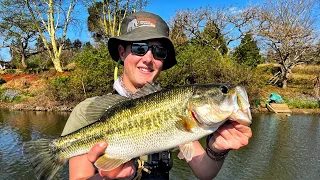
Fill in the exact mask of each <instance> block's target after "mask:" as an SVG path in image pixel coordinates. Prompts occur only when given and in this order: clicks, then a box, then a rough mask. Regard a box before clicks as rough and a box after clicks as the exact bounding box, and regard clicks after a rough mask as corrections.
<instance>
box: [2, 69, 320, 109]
mask: <svg viewBox="0 0 320 180" xmlns="http://www.w3.org/2000/svg"><path fill="white" fill-rule="evenodd" d="M258 70H259V73H260V77H258V78H259V79H260V80H261V81H262V82H265V84H264V85H262V86H261V87H260V86H259V87H258V88H255V87H254V86H253V87H252V86H251V87H250V88H249V89H248V93H249V98H250V103H251V105H252V108H253V111H254V112H265V110H264V109H262V108H263V107H261V106H260V102H263V101H267V99H268V97H269V95H270V94H271V93H277V94H279V95H281V97H282V98H283V99H284V101H285V102H286V103H287V104H288V106H289V107H290V108H291V110H292V111H293V112H294V113H320V109H319V105H318V102H317V99H316V98H315V92H314V84H313V79H314V78H315V77H316V76H318V75H319V73H320V66H316V65H299V66H297V67H295V68H294V69H293V73H292V74H291V76H290V78H289V81H288V87H287V88H286V89H282V88H279V87H278V86H277V85H276V84H275V85H269V84H266V83H267V82H268V80H269V79H270V78H271V77H272V76H273V74H274V73H275V72H277V71H278V70H279V66H278V65H274V64H267V65H260V66H258ZM72 76H73V74H72V72H66V73H63V74H56V73H55V72H50V71H48V72H43V73H41V74H25V73H23V72H21V71H17V72H13V71H12V72H10V73H0V84H1V87H0V100H1V103H0V107H2V108H10V109H18V110H46V111H61V110H62V111H70V110H72V108H73V107H74V106H75V105H76V104H77V103H79V102H80V100H81V98H83V99H84V98H86V96H85V93H83V94H79V93H78V94H79V96H80V98H79V100H77V101H68V98H70V97H68V95H69V94H68V92H70V91H72V89H71V88H72V87H71V86H66V85H65V84H66V83H67V82H68V81H69V77H72ZM53 87H54V88H57V90H56V91H57V92H58V93H59V96H60V97H58V98H57V94H55V93H57V92H55V90H54V89H52V88H53ZM63 93H65V94H63ZM59 98H60V99H63V100H62V101H61V100H57V99H59ZM64 99H65V100H64Z"/></svg>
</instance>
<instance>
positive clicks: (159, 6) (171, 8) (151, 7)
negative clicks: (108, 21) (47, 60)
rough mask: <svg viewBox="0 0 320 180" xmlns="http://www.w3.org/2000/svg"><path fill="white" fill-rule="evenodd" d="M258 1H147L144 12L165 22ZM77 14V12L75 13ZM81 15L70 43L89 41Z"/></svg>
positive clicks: (3, 53) (1, 54)
mask: <svg viewBox="0 0 320 180" xmlns="http://www.w3.org/2000/svg"><path fill="white" fill-rule="evenodd" d="M257 1H258V0H149V3H148V5H147V7H146V9H145V11H149V12H152V13H154V14H158V15H159V16H161V17H162V18H163V19H164V20H165V21H166V22H168V21H169V20H170V19H171V18H173V17H174V15H175V14H176V11H177V10H185V9H196V8H199V7H205V6H208V5H209V6H211V7H213V8H217V7H229V6H231V5H232V6H234V7H243V6H245V5H248V4H252V3H255V2H257ZM77 13H79V12H77ZM80 13H81V16H79V17H81V19H82V20H81V21H80V24H81V25H80V27H79V26H73V27H70V28H69V32H68V34H67V38H70V39H71V41H74V40H75V39H80V40H81V41H82V42H87V41H90V34H89V32H88V31H87V26H86V19H87V16H88V15H87V13H83V12H80ZM0 59H4V60H6V61H8V60H10V55H9V53H8V49H0Z"/></svg>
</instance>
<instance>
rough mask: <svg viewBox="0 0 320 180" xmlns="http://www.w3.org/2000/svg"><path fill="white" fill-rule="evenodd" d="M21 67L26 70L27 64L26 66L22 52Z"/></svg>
mask: <svg viewBox="0 0 320 180" xmlns="http://www.w3.org/2000/svg"><path fill="white" fill-rule="evenodd" d="M21 65H22V68H23V69H26V68H27V64H26V56H25V55H24V52H23V53H22V54H21Z"/></svg>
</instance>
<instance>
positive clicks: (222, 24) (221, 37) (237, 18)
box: [169, 6, 256, 55]
mask: <svg viewBox="0 0 320 180" xmlns="http://www.w3.org/2000/svg"><path fill="white" fill-rule="evenodd" d="M255 13H256V10H255V9H254V8H247V9H242V10H238V11H234V8H233V7H229V8H227V9H225V8H219V9H212V7H210V6H208V7H205V8H198V9H195V10H190V9H187V10H182V11H177V13H176V15H175V16H174V18H172V19H171V20H170V23H169V24H174V23H176V26H178V27H182V28H183V30H184V34H185V35H186V36H187V37H188V39H189V40H192V41H198V42H200V43H202V44H206V45H208V46H210V47H212V48H213V49H215V50H219V52H221V54H227V55H228V53H229V49H228V48H227V47H228V45H229V44H230V43H231V42H233V41H235V40H238V39H240V38H241V37H243V36H244V35H245V34H246V33H248V32H250V29H249V28H248V24H250V22H251V21H253V20H254V17H255ZM177 23H180V24H177Z"/></svg>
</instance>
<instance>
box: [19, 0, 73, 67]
mask: <svg viewBox="0 0 320 180" xmlns="http://www.w3.org/2000/svg"><path fill="white" fill-rule="evenodd" d="M24 1H25V3H26V6H27V8H28V10H29V12H30V15H31V17H32V19H33V23H34V24H35V26H36V29H37V31H38V32H39V35H40V37H41V39H42V41H43V43H44V46H45V48H46V50H47V52H48V54H49V57H50V59H51V60H52V62H53V64H54V68H55V69H56V70H57V71H58V72H62V71H63V70H62V67H61V62H60V56H61V52H62V49H63V45H64V42H65V40H66V35H67V31H68V26H69V24H70V22H71V20H72V19H71V14H72V12H73V10H74V8H75V5H76V4H77V2H78V0H69V2H68V3H67V2H66V1H61V0H59V1H55V0H43V1H37V0H24ZM39 22H40V23H39ZM59 30H61V31H62V32H61V33H60V35H61V37H60V38H58V36H59V34H58V32H59ZM46 34H47V35H48V36H46ZM58 39H61V43H58V42H57V41H58Z"/></svg>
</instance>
